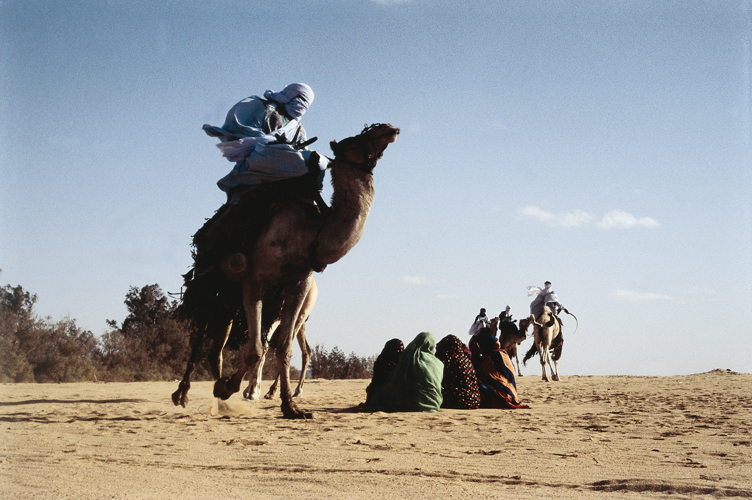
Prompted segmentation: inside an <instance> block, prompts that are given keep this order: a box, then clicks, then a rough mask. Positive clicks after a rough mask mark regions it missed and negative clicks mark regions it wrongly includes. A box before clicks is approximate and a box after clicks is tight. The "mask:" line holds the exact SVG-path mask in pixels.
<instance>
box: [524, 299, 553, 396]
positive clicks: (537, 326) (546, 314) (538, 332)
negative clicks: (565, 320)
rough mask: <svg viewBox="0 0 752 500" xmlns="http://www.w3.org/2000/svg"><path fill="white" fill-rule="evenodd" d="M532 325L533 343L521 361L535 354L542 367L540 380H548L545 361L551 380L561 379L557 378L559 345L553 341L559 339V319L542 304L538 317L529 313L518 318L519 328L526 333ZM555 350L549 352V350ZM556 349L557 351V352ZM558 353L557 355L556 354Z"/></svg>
mask: <svg viewBox="0 0 752 500" xmlns="http://www.w3.org/2000/svg"><path fill="white" fill-rule="evenodd" d="M531 324H532V325H533V337H534V339H535V344H534V345H533V347H531V348H530V350H529V351H528V352H527V354H525V358H524V359H523V360H522V361H523V363H525V362H527V360H528V359H530V358H531V357H533V356H534V355H535V354H536V351H537V354H538V356H539V357H540V363H541V368H542V369H543V377H542V380H545V381H546V382H548V376H547V375H546V363H548V367H549V368H550V370H551V379H552V380H553V381H555V382H556V381H559V380H561V379H560V378H559V359H560V358H561V346H560V345H557V344H555V341H559V342H560V339H561V335H560V334H561V328H560V326H559V320H558V318H557V317H556V316H555V315H554V313H553V312H552V311H551V309H550V308H549V307H548V306H543V312H542V313H541V315H540V316H538V319H537V320H536V319H535V317H534V316H533V315H532V314H531V315H530V316H528V317H527V318H523V319H521V320H520V330H521V331H522V332H525V333H527V329H528V327H529V326H530V325H531ZM552 349H553V350H554V351H555V352H554V353H553V355H552V354H551V352H550V351H551V350H552ZM557 351H558V352H557ZM557 354H558V355H557Z"/></svg>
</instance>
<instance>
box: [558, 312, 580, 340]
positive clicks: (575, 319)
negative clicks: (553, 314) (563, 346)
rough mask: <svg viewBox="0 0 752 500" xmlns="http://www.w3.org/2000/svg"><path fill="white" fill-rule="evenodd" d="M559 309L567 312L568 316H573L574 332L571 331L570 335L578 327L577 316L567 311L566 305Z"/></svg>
mask: <svg viewBox="0 0 752 500" xmlns="http://www.w3.org/2000/svg"><path fill="white" fill-rule="evenodd" d="M561 310H562V311H564V312H565V313H567V314H569V315H570V316H572V317H573V318H574V322H575V327H574V332H572V335H574V334H575V333H576V332H577V329H578V328H579V327H580V322H579V321H578V320H577V316H575V315H574V314H572V313H571V312H569V311H567V308H566V307H562V308H561Z"/></svg>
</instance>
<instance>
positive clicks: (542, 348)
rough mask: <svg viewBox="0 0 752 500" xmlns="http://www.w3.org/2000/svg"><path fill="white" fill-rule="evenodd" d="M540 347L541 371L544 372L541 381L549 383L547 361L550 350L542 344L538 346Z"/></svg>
mask: <svg viewBox="0 0 752 500" xmlns="http://www.w3.org/2000/svg"><path fill="white" fill-rule="evenodd" d="M536 345H537V346H538V357H539V358H540V364H541V369H542V370H543V376H542V377H541V380H543V381H544V382H548V375H546V361H548V348H547V347H546V346H544V345H543V343H542V342H539V343H538V344H536Z"/></svg>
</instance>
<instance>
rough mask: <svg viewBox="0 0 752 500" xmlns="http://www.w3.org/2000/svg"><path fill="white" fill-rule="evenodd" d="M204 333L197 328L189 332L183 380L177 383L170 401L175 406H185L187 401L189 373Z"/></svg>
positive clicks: (194, 365)
mask: <svg viewBox="0 0 752 500" xmlns="http://www.w3.org/2000/svg"><path fill="white" fill-rule="evenodd" d="M205 334H206V330H204V329H198V330H195V331H194V332H193V333H191V340H190V345H191V354H190V356H189V358H188V365H187V366H186V368H185V373H184V374H183V380H181V381H180V384H178V390H177V391H175V392H173V393H172V403H173V404H174V405H175V406H177V405H180V406H182V407H183V408H185V405H186V404H187V403H188V390H189V389H190V388H191V375H193V371H194V370H195V369H196V358H198V351H199V348H200V347H201V341H202V340H203V339H204V335H205Z"/></svg>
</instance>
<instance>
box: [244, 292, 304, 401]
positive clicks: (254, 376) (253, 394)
mask: <svg viewBox="0 0 752 500" xmlns="http://www.w3.org/2000/svg"><path fill="white" fill-rule="evenodd" d="M318 295H319V289H318V286H317V285H316V280H313V279H312V280H311V289H310V290H309V291H308V295H306V298H305V301H304V302H303V306H302V307H301V309H300V314H299V315H298V321H297V324H296V326H295V329H296V332H295V336H296V337H297V339H298V345H299V346H300V352H301V355H302V357H303V366H302V367H301V369H300V379H299V380H298V386H297V387H296V388H295V393H294V394H293V395H292V397H294V398H297V397H298V396H300V395H301V394H303V382H304V381H305V376H306V370H307V369H308V362H309V361H310V359H311V346H310V345H308V341H307V340H306V334H305V322H306V321H307V320H308V316H309V315H310V314H311V311H312V310H313V306H315V305H316V299H317V298H318ZM278 327H279V324H276V325H274V327H273V328H272V330H273V331H274V333H273V334H272V337H271V339H269V343H268V344H266V345H265V349H264V352H263V354H262V356H261V361H260V362H259V365H258V370H257V371H256V372H254V373H251V378H250V380H249V381H248V387H247V388H246V389H245V390H244V391H243V397H244V398H246V399H251V400H254V401H258V400H259V397H260V396H261V372H262V371H263V368H264V361H265V360H266V355H267V353H268V351H269V349H274V350H276V348H277V344H278V342H279V335H280V332H281V330H280V329H279V328H278ZM279 379H280V376H279V373H277V377H276V378H275V379H274V382H273V383H272V386H271V387H270V388H269V391H268V392H267V393H266V395H264V398H265V399H274V394H275V393H276V392H277V384H278V383H279Z"/></svg>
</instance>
